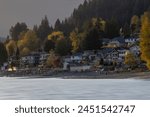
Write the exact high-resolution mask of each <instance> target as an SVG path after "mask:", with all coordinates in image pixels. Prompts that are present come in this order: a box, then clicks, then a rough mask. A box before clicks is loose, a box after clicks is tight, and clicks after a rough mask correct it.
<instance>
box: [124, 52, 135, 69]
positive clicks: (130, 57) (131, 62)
mask: <svg viewBox="0 0 150 117" xmlns="http://www.w3.org/2000/svg"><path fill="white" fill-rule="evenodd" d="M125 64H126V65H128V66H129V67H131V68H134V67H135V66H136V65H137V60H136V57H135V55H134V54H133V53H131V52H127V53H126V55H125Z"/></svg>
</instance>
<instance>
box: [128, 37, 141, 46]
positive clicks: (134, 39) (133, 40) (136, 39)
mask: <svg viewBox="0 0 150 117" xmlns="http://www.w3.org/2000/svg"><path fill="white" fill-rule="evenodd" d="M139 40H140V39H139V38H126V39H125V42H126V43H127V44H128V45H130V44H135V43H136V42H138V41H139Z"/></svg>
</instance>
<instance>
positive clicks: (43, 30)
mask: <svg viewBox="0 0 150 117" xmlns="http://www.w3.org/2000/svg"><path fill="white" fill-rule="evenodd" d="M51 32H52V28H51V27H50V26H49V21H48V19H47V16H45V18H44V19H42V21H41V24H40V26H39V28H38V33H37V36H38V37H39V38H40V39H41V40H42V41H44V40H45V39H46V38H47V36H48V34H50V33H51Z"/></svg>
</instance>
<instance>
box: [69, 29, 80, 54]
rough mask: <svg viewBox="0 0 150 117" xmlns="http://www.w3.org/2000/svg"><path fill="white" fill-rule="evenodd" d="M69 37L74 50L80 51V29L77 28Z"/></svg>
mask: <svg viewBox="0 0 150 117" xmlns="http://www.w3.org/2000/svg"><path fill="white" fill-rule="evenodd" d="M69 38H70V41H71V46H72V52H73V53H76V52H78V51H79V49H80V37H79V34H78V31H77V30H75V31H73V32H71V33H70V36H69Z"/></svg>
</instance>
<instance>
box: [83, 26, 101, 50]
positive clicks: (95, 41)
mask: <svg viewBox="0 0 150 117" xmlns="http://www.w3.org/2000/svg"><path fill="white" fill-rule="evenodd" d="M100 47H101V42H100V40H99V31H98V29H97V28H92V29H91V30H90V31H88V32H87V34H86V36H85V39H84V40H83V45H82V48H83V50H97V49H100Z"/></svg>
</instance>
